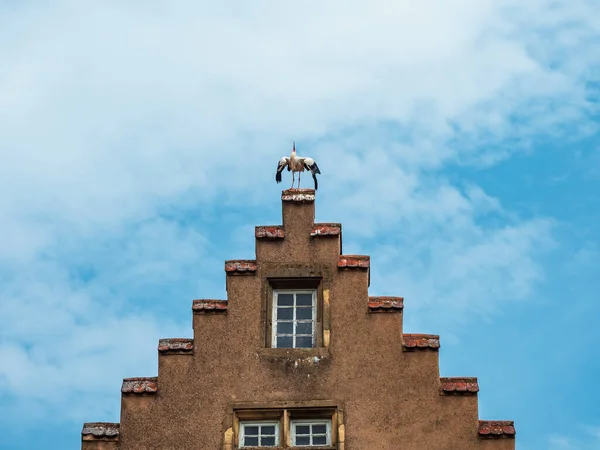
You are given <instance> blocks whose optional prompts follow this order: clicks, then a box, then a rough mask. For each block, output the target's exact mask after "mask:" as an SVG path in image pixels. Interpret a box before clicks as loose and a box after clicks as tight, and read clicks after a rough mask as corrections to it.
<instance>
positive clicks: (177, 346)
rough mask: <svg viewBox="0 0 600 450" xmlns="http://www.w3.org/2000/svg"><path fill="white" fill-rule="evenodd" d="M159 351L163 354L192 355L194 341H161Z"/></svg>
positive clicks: (178, 339) (184, 339)
mask: <svg viewBox="0 0 600 450" xmlns="http://www.w3.org/2000/svg"><path fill="white" fill-rule="evenodd" d="M158 351H159V352H160V353H163V354H167V353H168V354H190V355H191V354H192V352H193V351H194V340H193V339H189V338H167V339H159V341H158Z"/></svg>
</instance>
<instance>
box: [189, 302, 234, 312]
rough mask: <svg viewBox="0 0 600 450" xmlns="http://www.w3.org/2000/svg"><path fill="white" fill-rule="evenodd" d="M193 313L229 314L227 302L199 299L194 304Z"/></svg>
mask: <svg viewBox="0 0 600 450" xmlns="http://www.w3.org/2000/svg"><path fill="white" fill-rule="evenodd" d="M192 311H194V312H195V313H199V314H206V313H211V312H214V313H220V312H227V300H212V299H207V298H203V299H199V300H194V301H193V302H192Z"/></svg>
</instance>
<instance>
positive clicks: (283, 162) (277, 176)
mask: <svg viewBox="0 0 600 450" xmlns="http://www.w3.org/2000/svg"><path fill="white" fill-rule="evenodd" d="M285 166H287V168H288V170H290V166H289V164H288V162H287V160H286V159H285V158H282V159H281V160H280V161H279V162H278V163H277V172H276V173H275V181H276V182H277V183H281V172H283V169H285Z"/></svg>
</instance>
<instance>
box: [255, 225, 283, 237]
mask: <svg viewBox="0 0 600 450" xmlns="http://www.w3.org/2000/svg"><path fill="white" fill-rule="evenodd" d="M254 237H256V239H265V240H278V239H283V238H284V237H285V233H284V231H283V227H282V226H281V225H264V226H258V227H254Z"/></svg>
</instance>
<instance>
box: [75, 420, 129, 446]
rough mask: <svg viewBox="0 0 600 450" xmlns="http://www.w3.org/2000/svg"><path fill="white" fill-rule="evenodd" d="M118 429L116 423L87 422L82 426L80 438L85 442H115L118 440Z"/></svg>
mask: <svg viewBox="0 0 600 450" xmlns="http://www.w3.org/2000/svg"><path fill="white" fill-rule="evenodd" d="M119 427H120V425H119V424H118V423H111V422H87V423H84V424H83V430H81V437H82V439H84V440H86V441H88V440H95V439H97V440H102V441H107V440H111V441H116V440H118V439H119Z"/></svg>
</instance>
